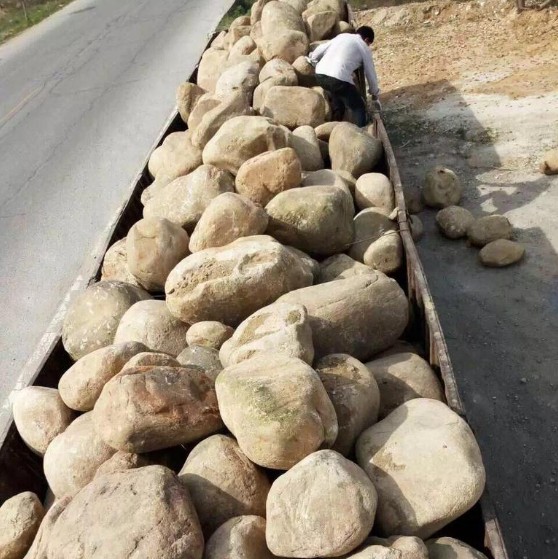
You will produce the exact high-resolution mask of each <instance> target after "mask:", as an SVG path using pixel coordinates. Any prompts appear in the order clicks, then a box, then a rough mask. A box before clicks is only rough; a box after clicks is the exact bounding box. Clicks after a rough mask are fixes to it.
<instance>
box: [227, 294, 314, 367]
mask: <svg viewBox="0 0 558 559" xmlns="http://www.w3.org/2000/svg"><path fill="white" fill-rule="evenodd" d="M259 353H281V354H284V355H288V356H289V357H297V358H299V359H302V360H303V361H306V363H308V364H310V365H311V364H312V360H313V359H314V346H313V345H312V329H311V328H310V322H309V320H308V313H307V312H306V309H305V308H304V307H303V306H302V305H291V304H285V303H273V304H271V305H269V306H267V307H264V308H263V309H260V310H258V311H256V312H255V313H254V314H252V315H250V316H249V317H248V318H247V319H246V320H245V321H244V322H242V323H241V324H240V325H239V327H238V328H237V329H236V331H235V333H234V334H233V336H232V338H230V339H229V340H228V341H226V342H225V343H224V344H223V346H222V347H221V350H220V352H219V358H220V359H221V363H223V365H224V366H225V367H228V366H229V365H236V364H237V363H240V362H241V361H245V360H246V359H251V358H252V357H254V356H255V355H257V354H259Z"/></svg>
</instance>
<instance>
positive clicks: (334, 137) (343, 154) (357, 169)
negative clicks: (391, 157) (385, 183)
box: [329, 122, 383, 179]
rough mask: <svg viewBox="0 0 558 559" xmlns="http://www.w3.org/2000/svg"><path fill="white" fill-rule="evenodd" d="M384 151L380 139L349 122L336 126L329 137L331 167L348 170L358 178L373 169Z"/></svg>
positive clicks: (335, 169) (337, 169)
mask: <svg viewBox="0 0 558 559" xmlns="http://www.w3.org/2000/svg"><path fill="white" fill-rule="evenodd" d="M382 153H383V146H382V142H381V141H380V140H378V139H377V138H373V137H372V136H370V135H369V134H367V133H366V132H364V131H363V130H361V129H360V128H359V127H358V126H356V125H354V124H350V123H348V122H343V123H341V124H339V125H338V126H336V127H335V128H334V129H333V131H332V132H331V135H330V137H329V156H330V158H331V168H332V169H333V170H334V171H346V172H347V173H350V174H351V175H352V176H353V177H355V178H356V179H358V178H359V177H360V176H361V175H364V174H365V173H369V172H370V171H372V170H373V169H374V167H375V166H376V164H377V163H378V162H379V161H380V158H381V157H382Z"/></svg>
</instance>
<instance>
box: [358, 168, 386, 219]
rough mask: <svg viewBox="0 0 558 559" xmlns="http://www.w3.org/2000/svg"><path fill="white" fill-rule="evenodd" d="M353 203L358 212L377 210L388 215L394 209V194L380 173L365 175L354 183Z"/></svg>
mask: <svg viewBox="0 0 558 559" xmlns="http://www.w3.org/2000/svg"><path fill="white" fill-rule="evenodd" d="M355 201H356V205H357V207H358V209H359V210H364V209H366V208H379V209H381V210H383V211H384V213H385V214H386V215H389V214H390V213H391V212H392V211H393V209H394V208H395V192H394V190H393V186H392V185H391V182H390V180H389V179H388V178H387V177H386V176H385V175H383V174H382V173H366V174H364V175H362V176H361V177H360V178H359V179H358V180H357V182H356V188H355Z"/></svg>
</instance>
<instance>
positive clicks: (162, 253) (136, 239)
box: [126, 217, 190, 291]
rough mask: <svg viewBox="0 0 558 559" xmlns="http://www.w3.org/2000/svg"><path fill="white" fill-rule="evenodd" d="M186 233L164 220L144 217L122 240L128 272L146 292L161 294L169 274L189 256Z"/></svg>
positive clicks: (174, 224)
mask: <svg viewBox="0 0 558 559" xmlns="http://www.w3.org/2000/svg"><path fill="white" fill-rule="evenodd" d="M189 242H190V239H189V237H188V233H186V231H184V229H182V227H180V225H177V224H176V223H172V222H171V221H169V220H168V219H165V218H160V217H147V218H144V219H140V220H139V221H138V222H136V223H134V225H132V227H131V229H130V231H129V232H128V236H127V237H126V252H127V255H128V268H129V270H130V272H132V274H133V275H134V277H135V278H136V279H137V280H138V281H139V282H140V284H141V285H142V286H143V287H144V288H145V289H147V290H149V291H162V289H163V288H164V286H165V281H166V279H167V276H168V275H169V272H170V271H171V270H172V269H173V268H174V267H175V266H176V265H177V264H178V263H179V262H180V261H181V260H182V259H183V258H185V257H186V256H188V254H189V252H190V251H189V250H188V243H189Z"/></svg>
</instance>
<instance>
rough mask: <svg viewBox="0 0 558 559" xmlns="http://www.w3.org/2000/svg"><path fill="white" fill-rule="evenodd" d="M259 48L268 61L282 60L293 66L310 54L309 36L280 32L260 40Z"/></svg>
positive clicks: (292, 32) (299, 32)
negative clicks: (299, 59) (297, 60)
mask: <svg viewBox="0 0 558 559" xmlns="http://www.w3.org/2000/svg"><path fill="white" fill-rule="evenodd" d="M258 48H259V49H260V51H261V53H262V55H263V57H264V59H265V60H267V61H269V60H272V59H273V58H281V59H282V60H286V61H287V62H289V63H290V64H293V63H294V61H295V60H296V59H297V58H299V57H300V56H305V55H306V54H308V49H309V42H308V36H307V35H306V33H303V32H301V31H278V32H276V33H273V34H271V35H263V36H262V37H261V38H260V39H259V42H258Z"/></svg>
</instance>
